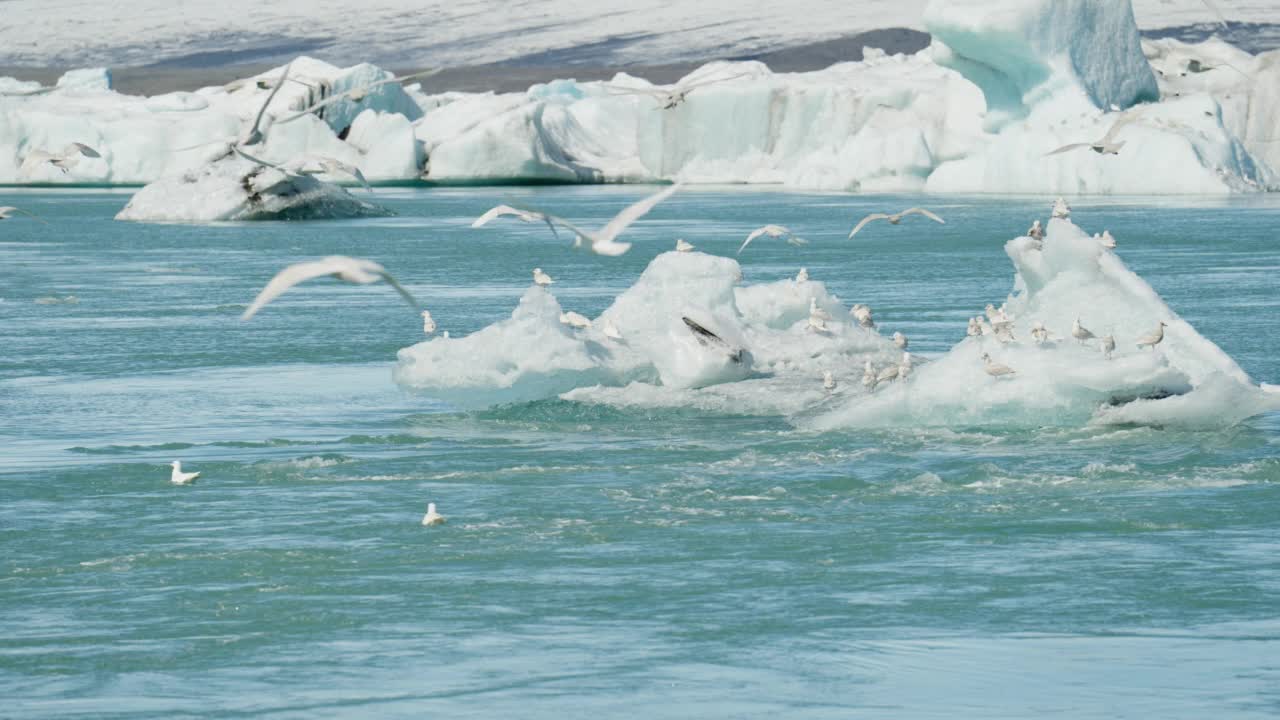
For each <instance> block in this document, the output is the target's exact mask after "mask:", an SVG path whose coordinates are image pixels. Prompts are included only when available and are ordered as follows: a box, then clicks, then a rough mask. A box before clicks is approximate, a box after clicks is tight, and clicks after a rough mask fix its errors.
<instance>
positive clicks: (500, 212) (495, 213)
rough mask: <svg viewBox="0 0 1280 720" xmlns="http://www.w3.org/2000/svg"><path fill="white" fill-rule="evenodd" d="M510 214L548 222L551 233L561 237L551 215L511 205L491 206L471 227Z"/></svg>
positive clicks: (529, 219)
mask: <svg viewBox="0 0 1280 720" xmlns="http://www.w3.org/2000/svg"><path fill="white" fill-rule="evenodd" d="M508 215H510V216H513V217H515V218H516V219H518V220H520V221H521V222H527V223H538V222H540V223H546V224H547V227H549V228H551V234H552V235H555V236H556V239H557V240H559V239H560V233H559V232H556V225H555V223H553V222H551V218H550V217H549V216H547V215H546V214H544V213H540V212H536V211H534V210H524V209H522V208H517V207H511V206H510V205H499V206H497V207H494V208H490V209H489V211H488V212H486V213H485V214H483V215H481V216H480V217H478V218H476V220H475V222H473V223H471V227H473V228H479V227H484V226H485V225H488V224H489V223H490V222H492V221H493V220H495V219H497V218H500V217H504V216H508Z"/></svg>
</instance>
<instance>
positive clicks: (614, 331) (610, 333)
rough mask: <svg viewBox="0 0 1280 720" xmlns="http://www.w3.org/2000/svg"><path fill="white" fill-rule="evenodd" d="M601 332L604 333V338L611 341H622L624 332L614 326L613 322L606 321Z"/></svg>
mask: <svg viewBox="0 0 1280 720" xmlns="http://www.w3.org/2000/svg"><path fill="white" fill-rule="evenodd" d="M600 331H601V332H603V333H604V336H605V337H607V338H609V339H610V340H621V339H622V331H621V330H619V329H618V326H617V325H614V324H613V321H612V320H605V321H604V327H602V328H600Z"/></svg>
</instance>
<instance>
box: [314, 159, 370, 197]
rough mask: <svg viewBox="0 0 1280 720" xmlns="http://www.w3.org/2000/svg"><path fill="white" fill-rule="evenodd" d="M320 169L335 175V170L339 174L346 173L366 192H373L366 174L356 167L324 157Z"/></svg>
mask: <svg viewBox="0 0 1280 720" xmlns="http://www.w3.org/2000/svg"><path fill="white" fill-rule="evenodd" d="M320 167H322V168H324V170H325V172H329V173H333V172H334V171H335V170H336V171H337V172H342V173H346V174H348V175H350V176H351V177H353V178H355V179H356V180H357V181H358V182H359V183H360V184H361V185H363V186H364V189H365V190H368V191H369V192H373V188H372V187H371V186H370V185H369V181H368V180H366V179H365V178H364V173H363V172H361V171H360V168H358V167H356V166H355V165H350V164H348V163H344V162H342V161H341V160H335V159H334V158H331V157H322V158H320Z"/></svg>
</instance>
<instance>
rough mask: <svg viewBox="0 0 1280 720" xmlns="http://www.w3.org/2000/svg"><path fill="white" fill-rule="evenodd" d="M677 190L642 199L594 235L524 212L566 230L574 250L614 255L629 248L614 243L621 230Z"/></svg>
mask: <svg viewBox="0 0 1280 720" xmlns="http://www.w3.org/2000/svg"><path fill="white" fill-rule="evenodd" d="M679 189H680V183H676V184H674V185H671V186H669V187H667V188H665V189H663V190H662V191H660V192H656V193H654V194H653V195H650V196H649V197H647V198H644V199H643V200H639V201H637V202H634V203H632V204H630V205H628V206H627V207H626V208H624V209H623V210H622V212H620V213H618V214H617V215H616V216H615V217H614V218H613V219H612V220H610V221H609V222H608V223H607V224H606V225H605V226H604V227H603V228H601V229H600V230H598V231H595V232H592V231H590V230H584V229H582V228H580V227H578V226H577V225H574V224H573V223H571V222H569V221H568V220H565V219H564V218H560V217H556V216H555V215H552V214H550V213H544V212H542V211H540V210H526V212H532V213H537V214H538V215H540V216H542V217H545V218H546V219H547V220H548V221H549V222H551V223H555V224H556V225H559V226H560V227H563V228H566V229H568V230H569V231H570V232H572V233H573V234H574V236H575V239H574V242H573V246H574V247H586V249H588V250H590V251H591V252H593V253H595V254H597V255H608V256H617V255H621V254H623V253H625V252H626V251H628V250H630V249H631V243H624V242H617V240H618V236H619V235H621V234H622V231H624V230H626V229H627V228H628V227H630V226H631V224H632V223H634V222H635V221H637V220H639V219H640V218H642V217H644V216H645V215H647V214H649V211H650V210H652V209H654V208H655V207H657V206H658V203H660V202H662V201H663V200H666V199H667V198H669V197H671V196H672V195H674V194H675V192H676V191H677V190H679ZM490 212H492V210H491V211H490Z"/></svg>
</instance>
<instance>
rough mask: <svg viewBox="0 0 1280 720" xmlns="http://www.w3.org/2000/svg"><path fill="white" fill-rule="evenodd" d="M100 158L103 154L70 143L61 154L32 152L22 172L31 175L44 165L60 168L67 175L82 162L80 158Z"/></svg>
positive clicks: (40, 151)
mask: <svg viewBox="0 0 1280 720" xmlns="http://www.w3.org/2000/svg"><path fill="white" fill-rule="evenodd" d="M82 157H87V158H100V157H102V153H99V152H98V151H97V150H94V149H93V148H91V147H89V146H88V145H85V144H84V143H80V142H73V143H69V144H68V145H67V146H66V147H65V148H63V149H62V152H60V153H51V152H47V151H45V150H32V151H31V152H29V153H27V156H26V157H25V158H23V160H22V168H21V170H22V172H23V173H24V174H26V173H30V172H31V171H32V170H34V169H36V168H37V167H39V166H40V165H42V164H44V163H49V164H50V165H52V166H54V167H56V168H58V169H59V170H61V171H62V174H64V175H65V174H66V173H67V171H68V170H70V169H71V168H73V167H75V166H76V164H78V163H79V162H80V158H82Z"/></svg>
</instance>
